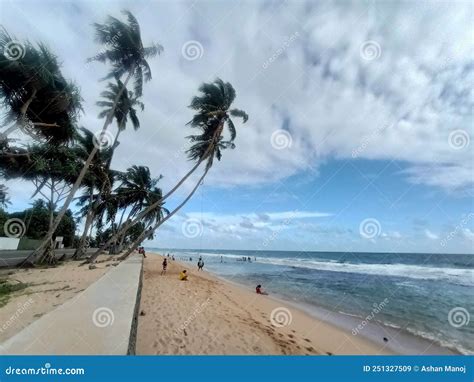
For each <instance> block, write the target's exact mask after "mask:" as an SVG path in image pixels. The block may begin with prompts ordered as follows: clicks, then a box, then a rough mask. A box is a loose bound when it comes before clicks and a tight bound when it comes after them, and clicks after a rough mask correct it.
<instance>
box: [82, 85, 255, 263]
mask: <svg viewBox="0 0 474 382" xmlns="http://www.w3.org/2000/svg"><path fill="white" fill-rule="evenodd" d="M199 92H200V93H201V95H199V96H196V97H194V98H193V99H192V101H191V104H190V105H189V107H190V108H191V109H193V110H195V111H196V114H195V115H194V116H193V118H192V119H191V121H189V122H188V123H187V125H188V126H191V127H192V128H195V129H198V130H200V134H197V135H191V136H189V137H188V139H189V140H190V141H191V142H192V143H193V146H192V147H191V148H190V149H189V150H188V156H189V159H191V160H194V161H196V163H195V165H194V166H193V167H192V168H191V170H190V171H189V172H188V173H187V174H186V175H185V176H184V177H183V178H182V179H181V180H180V181H179V182H178V183H177V184H176V185H175V186H174V187H173V188H172V189H171V190H170V191H169V192H168V193H166V194H165V195H164V196H163V198H161V199H160V200H157V201H156V202H155V203H153V204H151V205H150V206H148V208H146V209H144V210H143V211H142V212H140V213H139V214H138V215H137V216H136V217H135V219H133V220H132V221H130V222H126V223H125V224H124V225H123V227H122V229H121V230H119V232H118V233H117V235H114V236H112V237H111V238H110V239H109V240H108V241H107V242H105V243H104V244H103V245H102V246H101V247H100V248H99V249H98V250H97V251H96V252H95V253H94V254H93V255H92V256H91V258H90V261H91V262H92V261H94V260H95V259H96V258H97V256H99V254H100V252H101V251H102V250H104V249H105V248H107V247H108V246H110V245H111V243H113V242H114V241H115V240H116V239H117V237H116V236H119V235H122V234H123V232H124V231H126V230H128V229H129V228H130V227H131V226H132V225H133V224H136V223H138V222H140V221H141V219H143V217H144V216H146V215H147V214H149V213H150V212H151V211H153V209H154V208H159V207H160V204H161V203H163V201H165V200H166V199H167V198H168V197H169V196H171V195H172V194H173V193H174V192H175V191H176V190H177V189H178V188H179V187H180V186H181V185H182V184H183V183H184V182H185V181H186V180H187V179H188V178H189V177H190V176H191V175H192V174H193V173H194V171H196V169H197V168H198V167H199V166H200V164H201V163H203V162H207V163H206V174H207V171H208V170H209V169H210V167H211V166H212V163H213V160H214V157H216V158H217V159H218V160H220V158H221V155H222V150H224V149H226V148H234V143H233V142H234V140H235V138H236V129H235V124H234V122H233V121H232V119H231V117H239V118H242V120H243V123H245V122H247V120H248V115H247V113H245V112H244V111H243V110H240V109H231V105H232V103H233V102H234V100H235V96H236V93H235V90H234V88H233V87H232V85H231V84H230V83H228V82H224V81H222V80H221V79H220V78H217V79H216V80H215V81H214V82H211V83H204V84H202V85H201V86H200V87H199ZM225 126H227V128H228V130H229V133H230V138H229V139H228V140H224V138H223V132H224V127H225ZM204 177H205V175H204ZM204 177H203V178H202V179H204ZM198 184H199V182H198ZM196 188H197V187H196ZM193 190H194V191H195V189H193ZM193 193H194V192H192V194H193ZM192 194H191V195H190V196H189V198H190V197H191V196H192ZM189 198H187V199H186V201H185V203H186V202H187V200H189ZM185 203H183V205H184V204H185ZM181 207H182V205H180V207H179V208H181ZM179 208H178V209H179ZM173 214H174V211H173V212H171V213H170V215H171V216H170V215H168V216H167V217H166V218H165V219H163V222H164V221H165V220H167V219H169V218H171V217H172V216H173ZM160 224H162V223H160ZM145 236H146V235H145V234H144V235H143V237H145ZM139 239H140V238H139ZM137 241H138V240H137Z"/></svg>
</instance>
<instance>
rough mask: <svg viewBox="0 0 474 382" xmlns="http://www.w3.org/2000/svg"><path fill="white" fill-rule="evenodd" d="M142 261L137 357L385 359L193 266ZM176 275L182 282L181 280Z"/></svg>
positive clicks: (357, 340)
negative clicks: (185, 273) (368, 356)
mask: <svg viewBox="0 0 474 382" xmlns="http://www.w3.org/2000/svg"><path fill="white" fill-rule="evenodd" d="M162 261H163V257H162V256H157V255H155V254H150V255H149V256H147V258H146V259H145V262H144V278H143V290H142V295H141V303H140V316H139V319H138V340H137V354H222V355H228V354H249V355H250V354H287V355H291V354H294V355H317V354H320V355H332V354H334V355H337V354H391V353H390V351H389V350H388V349H386V348H385V346H384V345H383V344H380V345H378V344H375V343H372V342H370V341H368V340H366V339H364V338H362V337H360V336H357V337H355V336H352V335H351V333H350V332H346V331H344V330H342V329H339V328H337V327H335V326H332V325H330V324H328V323H326V322H323V321H320V320H317V319H315V318H313V317H311V316H310V315H308V314H306V313H305V312H303V311H301V310H299V309H297V308H295V307H294V306H292V305H289V304H287V303H285V302H284V301H282V300H278V299H275V298H273V297H271V296H263V295H257V294H256V293H255V291H253V290H251V289H250V288H249V289H245V288H243V287H240V286H237V285H234V284H231V283H228V282H225V281H222V280H220V279H218V278H217V277H215V276H213V275H211V274H209V273H208V272H205V271H204V272H198V271H197V268H196V267H195V264H192V265H191V264H184V263H180V262H178V261H170V262H169V266H168V270H167V272H166V274H165V275H161V269H162V266H161V263H162ZM182 269H187V270H188V273H189V280H188V281H180V280H179V278H178V274H179V272H180V271H181V270H182Z"/></svg>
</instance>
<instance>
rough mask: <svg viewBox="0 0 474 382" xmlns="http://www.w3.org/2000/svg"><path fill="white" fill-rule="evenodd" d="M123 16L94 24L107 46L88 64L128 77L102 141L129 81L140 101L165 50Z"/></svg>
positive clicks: (114, 75) (77, 184) (30, 259)
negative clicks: (148, 43) (146, 42)
mask: <svg viewBox="0 0 474 382" xmlns="http://www.w3.org/2000/svg"><path fill="white" fill-rule="evenodd" d="M123 13H124V14H125V15H126V18H127V22H123V21H121V20H118V19H116V18H114V17H112V16H108V18H107V20H106V22H105V23H104V24H98V23H96V24H94V26H95V30H96V40H97V42H99V43H101V44H102V45H104V49H103V51H102V52H101V53H99V54H97V55H96V56H94V57H92V58H91V59H89V61H98V62H103V63H109V64H110V65H111V66H112V70H111V71H110V73H109V74H108V75H107V76H106V77H105V79H110V78H115V79H120V78H121V77H122V76H124V75H126V78H125V81H124V82H123V86H122V88H121V89H120V91H119V92H118V93H117V95H116V97H115V99H114V102H113V105H112V108H111V110H110V112H109V114H108V115H107V117H106V118H105V121H104V125H103V127H102V130H101V138H102V137H103V135H104V134H105V132H106V131H107V128H108V127H109V125H110V124H111V122H112V119H113V117H114V112H115V108H116V107H117V104H118V102H119V100H120V96H121V95H122V93H123V92H124V91H125V89H126V87H127V84H128V82H129V81H130V79H132V78H133V80H134V89H135V90H134V93H135V95H136V96H138V97H139V96H141V95H142V91H143V82H144V81H149V80H151V70H150V66H149V64H148V62H147V59H148V58H151V57H154V56H156V55H157V54H159V53H160V52H161V51H162V50H163V48H162V46H161V45H159V44H153V45H152V46H150V47H144V46H143V43H142V39H141V32H140V25H139V24H138V21H137V19H136V18H135V17H134V16H133V15H132V13H131V12H129V11H123ZM97 146H98V145H97ZM97 146H96V147H94V149H93V150H92V151H91V152H90V153H89V156H88V158H87V160H86V161H85V163H84V167H83V168H82V170H81V172H80V173H79V176H78V177H77V179H76V182H75V183H74V185H73V187H72V189H71V192H70V193H69V195H68V197H67V199H66V201H65V203H64V205H63V207H62V208H61V210H60V211H59V212H58V215H57V217H56V219H55V221H54V223H53V226H52V229H51V230H49V231H48V233H47V234H46V237H45V239H44V242H43V243H42V244H41V246H40V247H39V248H38V249H36V250H35V251H34V252H33V254H32V255H30V256H29V257H28V259H26V261H28V262H30V263H31V262H32V263H34V262H35V260H36V258H37V257H38V256H39V254H40V252H41V251H42V250H43V249H44V248H45V246H46V245H47V243H48V242H49V240H50V239H51V237H52V236H53V234H54V231H55V230H56V228H57V227H58V225H59V223H60V221H61V219H62V217H63V216H64V214H65V213H66V210H67V209H68V207H69V205H70V203H71V201H72V199H73V198H74V195H75V193H76V192H77V190H78V189H79V187H80V185H81V183H82V180H83V179H84V176H85V175H86V173H87V171H88V169H89V166H90V164H91V162H92V160H93V158H94V156H95V155H96V153H97V151H98V150H99V147H97Z"/></svg>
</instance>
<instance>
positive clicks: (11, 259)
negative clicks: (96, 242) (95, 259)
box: [0, 248, 97, 267]
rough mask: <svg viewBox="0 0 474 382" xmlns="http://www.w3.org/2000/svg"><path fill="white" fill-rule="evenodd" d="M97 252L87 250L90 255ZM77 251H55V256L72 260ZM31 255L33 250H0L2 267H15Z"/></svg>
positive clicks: (91, 249) (92, 249)
mask: <svg viewBox="0 0 474 382" xmlns="http://www.w3.org/2000/svg"><path fill="white" fill-rule="evenodd" d="M96 250H97V248H89V249H88V250H87V253H88V254H92V253H94V252H95V251H96ZM74 251H75V249H64V248H63V249H55V250H54V255H55V256H56V258H57V259H59V258H60V257H61V256H63V255H66V259H70V258H71V257H72V256H73V255H74ZM31 253H33V251H32V250H24V251H8V250H0V267H14V266H16V265H18V264H20V263H21V262H22V261H23V260H25V259H26V258H27V257H28V256H29V255H30V254H31Z"/></svg>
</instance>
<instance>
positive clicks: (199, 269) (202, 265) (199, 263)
mask: <svg viewBox="0 0 474 382" xmlns="http://www.w3.org/2000/svg"><path fill="white" fill-rule="evenodd" d="M203 267H204V261H203V260H202V257H200V258H199V261H198V271H202V268H203Z"/></svg>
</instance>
